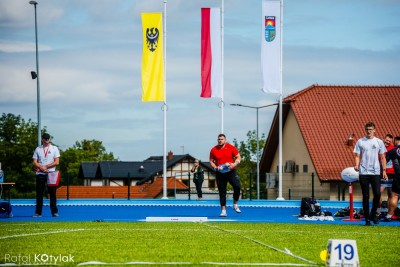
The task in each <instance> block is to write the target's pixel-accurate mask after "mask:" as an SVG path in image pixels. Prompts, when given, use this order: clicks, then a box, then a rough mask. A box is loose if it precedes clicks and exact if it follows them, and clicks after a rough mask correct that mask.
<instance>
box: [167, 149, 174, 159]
mask: <svg viewBox="0 0 400 267" xmlns="http://www.w3.org/2000/svg"><path fill="white" fill-rule="evenodd" d="M173 158H174V153H172V151H169V152H168V156H167V160H172V159H173Z"/></svg>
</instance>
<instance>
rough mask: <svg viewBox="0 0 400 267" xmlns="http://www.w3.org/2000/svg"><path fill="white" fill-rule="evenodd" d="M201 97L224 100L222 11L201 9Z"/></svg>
mask: <svg viewBox="0 0 400 267" xmlns="http://www.w3.org/2000/svg"><path fill="white" fill-rule="evenodd" d="M200 96H201V97H221V98H222V52H221V11H220V9H219V8H202V9H201V94H200Z"/></svg>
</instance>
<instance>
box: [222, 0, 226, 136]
mask: <svg viewBox="0 0 400 267" xmlns="http://www.w3.org/2000/svg"><path fill="white" fill-rule="evenodd" d="M224 9H225V5H224V0H222V3H221V74H222V78H221V133H224V106H225V103H224V13H225V10H224Z"/></svg>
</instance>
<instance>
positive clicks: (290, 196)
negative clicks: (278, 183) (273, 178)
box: [289, 188, 292, 200]
mask: <svg viewBox="0 0 400 267" xmlns="http://www.w3.org/2000/svg"><path fill="white" fill-rule="evenodd" d="M289 200H292V189H290V188H289Z"/></svg>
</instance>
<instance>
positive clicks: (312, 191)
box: [311, 173, 315, 199]
mask: <svg viewBox="0 0 400 267" xmlns="http://www.w3.org/2000/svg"><path fill="white" fill-rule="evenodd" d="M314 176H315V175H314V173H312V174H311V198H312V199H315V194H314Z"/></svg>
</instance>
